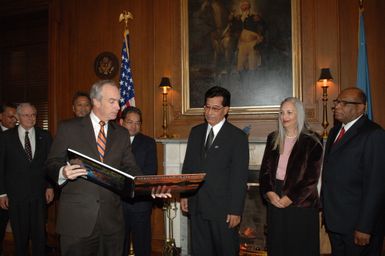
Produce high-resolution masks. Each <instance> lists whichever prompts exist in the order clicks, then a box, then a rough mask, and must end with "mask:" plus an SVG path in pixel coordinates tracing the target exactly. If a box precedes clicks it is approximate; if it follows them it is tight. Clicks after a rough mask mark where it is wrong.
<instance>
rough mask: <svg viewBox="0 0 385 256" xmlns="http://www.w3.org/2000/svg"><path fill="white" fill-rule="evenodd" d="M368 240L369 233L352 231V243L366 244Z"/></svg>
mask: <svg viewBox="0 0 385 256" xmlns="http://www.w3.org/2000/svg"><path fill="white" fill-rule="evenodd" d="M369 242H370V234H367V233H362V232H360V231H357V230H356V231H354V243H355V244H356V245H358V246H366V245H368V244H369Z"/></svg>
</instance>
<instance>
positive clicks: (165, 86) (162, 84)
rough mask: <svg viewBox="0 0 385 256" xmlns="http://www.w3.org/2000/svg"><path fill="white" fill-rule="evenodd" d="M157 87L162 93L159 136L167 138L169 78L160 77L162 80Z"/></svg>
mask: <svg viewBox="0 0 385 256" xmlns="http://www.w3.org/2000/svg"><path fill="white" fill-rule="evenodd" d="M159 88H161V89H162V94H163V124H162V128H163V134H162V136H160V138H163V139H167V138H170V136H169V135H168V134H167V126H168V104H167V94H168V90H169V89H171V88H172V87H171V83H170V78H168V77H162V80H161V81H160V84H159Z"/></svg>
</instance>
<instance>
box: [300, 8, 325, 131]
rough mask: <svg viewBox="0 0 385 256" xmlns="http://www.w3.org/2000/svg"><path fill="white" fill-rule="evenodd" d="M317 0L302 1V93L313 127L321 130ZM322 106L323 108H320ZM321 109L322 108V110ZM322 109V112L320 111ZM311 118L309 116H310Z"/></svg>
mask: <svg viewBox="0 0 385 256" xmlns="http://www.w3.org/2000/svg"><path fill="white" fill-rule="evenodd" d="M315 8H316V6H315V1H301V45H302V48H301V50H302V74H301V75H302V84H303V87H302V95H303V101H304V104H305V108H306V109H311V111H313V113H314V116H313V117H310V121H311V122H312V127H313V129H315V130H318V131H320V130H321V129H322V128H321V125H320V123H321V122H322V105H321V104H322V101H321V95H322V94H321V93H322V92H320V88H318V87H316V80H317V79H318V76H319V72H317V69H318V65H317V63H316V59H317V58H316V53H317V49H316V46H317V45H316V42H315V41H316V32H317V31H316V15H315ZM320 106H321V108H320ZM320 109H321V110H320ZM320 111H321V112H320ZM308 118H309V116H308Z"/></svg>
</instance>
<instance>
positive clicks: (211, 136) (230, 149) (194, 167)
mask: <svg viewBox="0 0 385 256" xmlns="http://www.w3.org/2000/svg"><path fill="white" fill-rule="evenodd" d="M230 97H231V95H230V92H229V91H227V90H226V89H225V88H222V87H219V86H215V87H212V88H210V89H209V90H208V91H207V92H206V94H205V105H204V115H205V119H206V122H205V123H203V124H200V125H198V126H195V127H193V128H192V129H191V132H190V136H189V139H188V143H187V150H186V156H185V159H184V164H183V173H194V172H205V173H206V177H205V181H204V182H203V184H202V186H201V187H200V188H199V190H198V191H197V192H196V193H195V194H193V195H189V196H188V197H185V198H182V199H181V209H182V210H183V211H184V212H188V213H189V214H190V217H191V236H192V237H191V245H192V255H193V256H201V255H207V256H210V255H213V256H214V255H221V256H227V255H228V256H234V255H238V254H239V233H238V229H239V223H240V221H241V216H242V212H243V206H244V201H245V196H246V183H247V173H248V165H249V147H248V141H247V136H246V134H245V133H244V132H243V131H242V130H240V129H239V128H237V127H235V126H234V125H232V124H230V123H229V122H228V121H227V120H226V117H227V114H228V113H229V109H230Z"/></svg>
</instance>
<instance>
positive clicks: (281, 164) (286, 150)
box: [275, 137, 297, 180]
mask: <svg viewBox="0 0 385 256" xmlns="http://www.w3.org/2000/svg"><path fill="white" fill-rule="evenodd" d="M296 141H297V137H294V138H288V137H285V145H284V147H283V153H282V154H281V155H280V156H279V161H278V167H277V174H276V176H275V178H276V179H278V180H285V175H286V168H287V163H288V161H289V157H290V154H291V150H292V149H293V147H294V144H295V142H296Z"/></svg>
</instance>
